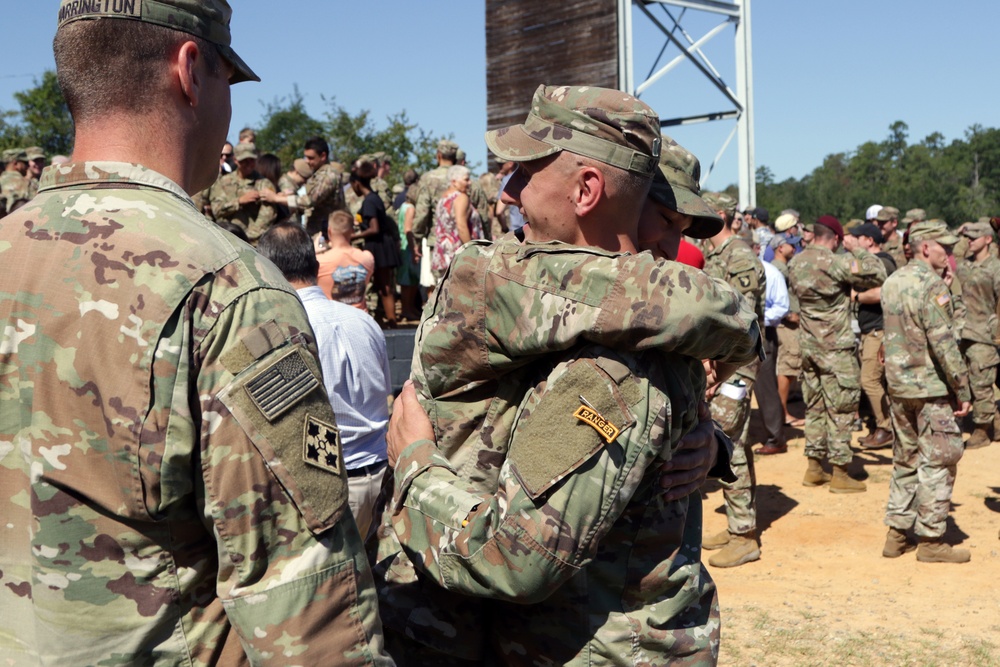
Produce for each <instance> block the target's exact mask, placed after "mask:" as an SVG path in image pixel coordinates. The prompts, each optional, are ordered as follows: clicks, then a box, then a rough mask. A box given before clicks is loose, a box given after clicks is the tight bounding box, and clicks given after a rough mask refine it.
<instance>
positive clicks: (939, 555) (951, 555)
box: [917, 537, 972, 563]
mask: <svg viewBox="0 0 1000 667" xmlns="http://www.w3.org/2000/svg"><path fill="white" fill-rule="evenodd" d="M917 560H918V561H920V562H921V563H968V562H969V561H970V560H972V554H971V553H969V550H968V549H956V548H955V547H953V546H951V545H950V544H945V543H944V542H942V541H941V540H939V539H934V538H926V537H925V538H921V539H920V546H919V547H917Z"/></svg>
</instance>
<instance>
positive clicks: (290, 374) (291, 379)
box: [246, 349, 319, 422]
mask: <svg viewBox="0 0 1000 667" xmlns="http://www.w3.org/2000/svg"><path fill="white" fill-rule="evenodd" d="M318 386H319V380H318V379H317V378H316V375H315V374H314V373H312V372H311V371H310V370H309V368H308V367H307V366H306V363H305V361H303V359H302V357H301V355H300V353H299V351H298V350H297V349H293V350H291V351H290V352H289V353H288V354H286V355H285V356H283V357H281V358H280V359H278V360H277V361H276V362H274V363H273V364H271V365H270V366H268V367H267V368H265V369H264V370H262V371H261V372H260V373H258V374H257V375H256V376H255V377H254V378H252V379H251V380H250V381H249V382H247V384H246V389H247V393H248V394H249V395H250V399H251V400H252V401H253V402H254V405H256V406H257V408H258V409H259V410H260V411H261V413H263V415H264V416H265V417H267V420H268V421H271V422H273V421H274V420H275V419H277V418H278V417H280V416H281V415H283V414H284V413H285V412H287V411H288V410H289V409H290V408H291V407H292V406H294V405H295V404H296V403H298V402H299V401H300V400H302V399H303V398H304V397H305V396H306V394H308V393H309V392H311V391H312V390H313V389H315V388H316V387H318Z"/></svg>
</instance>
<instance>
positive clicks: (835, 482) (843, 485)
mask: <svg viewBox="0 0 1000 667" xmlns="http://www.w3.org/2000/svg"><path fill="white" fill-rule="evenodd" d="M867 490H868V487H867V486H866V485H865V483H864V482H859V481H858V480H856V479H853V478H852V477H851V476H850V475H848V474H847V468H845V467H844V466H833V479H831V480H830V493H864V492H865V491H867Z"/></svg>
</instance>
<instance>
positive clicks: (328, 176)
mask: <svg viewBox="0 0 1000 667" xmlns="http://www.w3.org/2000/svg"><path fill="white" fill-rule="evenodd" d="M302 157H304V158H305V160H306V162H308V163H309V166H310V167H311V168H312V170H313V175H312V176H311V177H310V178H309V180H308V181H306V193H305V194H304V195H302V196H299V197H297V198H296V199H295V202H294V203H295V206H296V207H298V209H299V210H300V211H306V231H307V232H309V235H310V236H315V235H316V234H317V233H319V232H321V231H323V230H324V229H326V223H327V220H329V218H330V214H331V213H333V212H334V211H347V204H346V203H345V201H344V181H343V174H342V173H341V170H340V169H338V168H337V166H336V165H334V164H333V163H332V162H330V145H329V144H327V143H326V140H325V139H323V138H322V137H313V138H312V139H309V140H308V141H306V147H305V150H303V152H302ZM289 207H291V204H289Z"/></svg>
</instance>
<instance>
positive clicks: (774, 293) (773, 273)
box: [763, 262, 789, 327]
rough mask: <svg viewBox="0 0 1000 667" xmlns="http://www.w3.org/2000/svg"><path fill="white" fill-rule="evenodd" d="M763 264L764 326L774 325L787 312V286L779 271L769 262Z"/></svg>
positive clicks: (776, 324)
mask: <svg viewBox="0 0 1000 667" xmlns="http://www.w3.org/2000/svg"><path fill="white" fill-rule="evenodd" d="M763 264H764V280H765V289H764V326H766V327H776V326H778V323H779V322H781V318H783V317H784V316H785V315H787V314H788V308H789V302H788V287H787V286H786V285H785V277H784V276H783V275H781V271H779V270H778V269H776V268H774V267H773V266H771V263H770V262H763Z"/></svg>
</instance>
